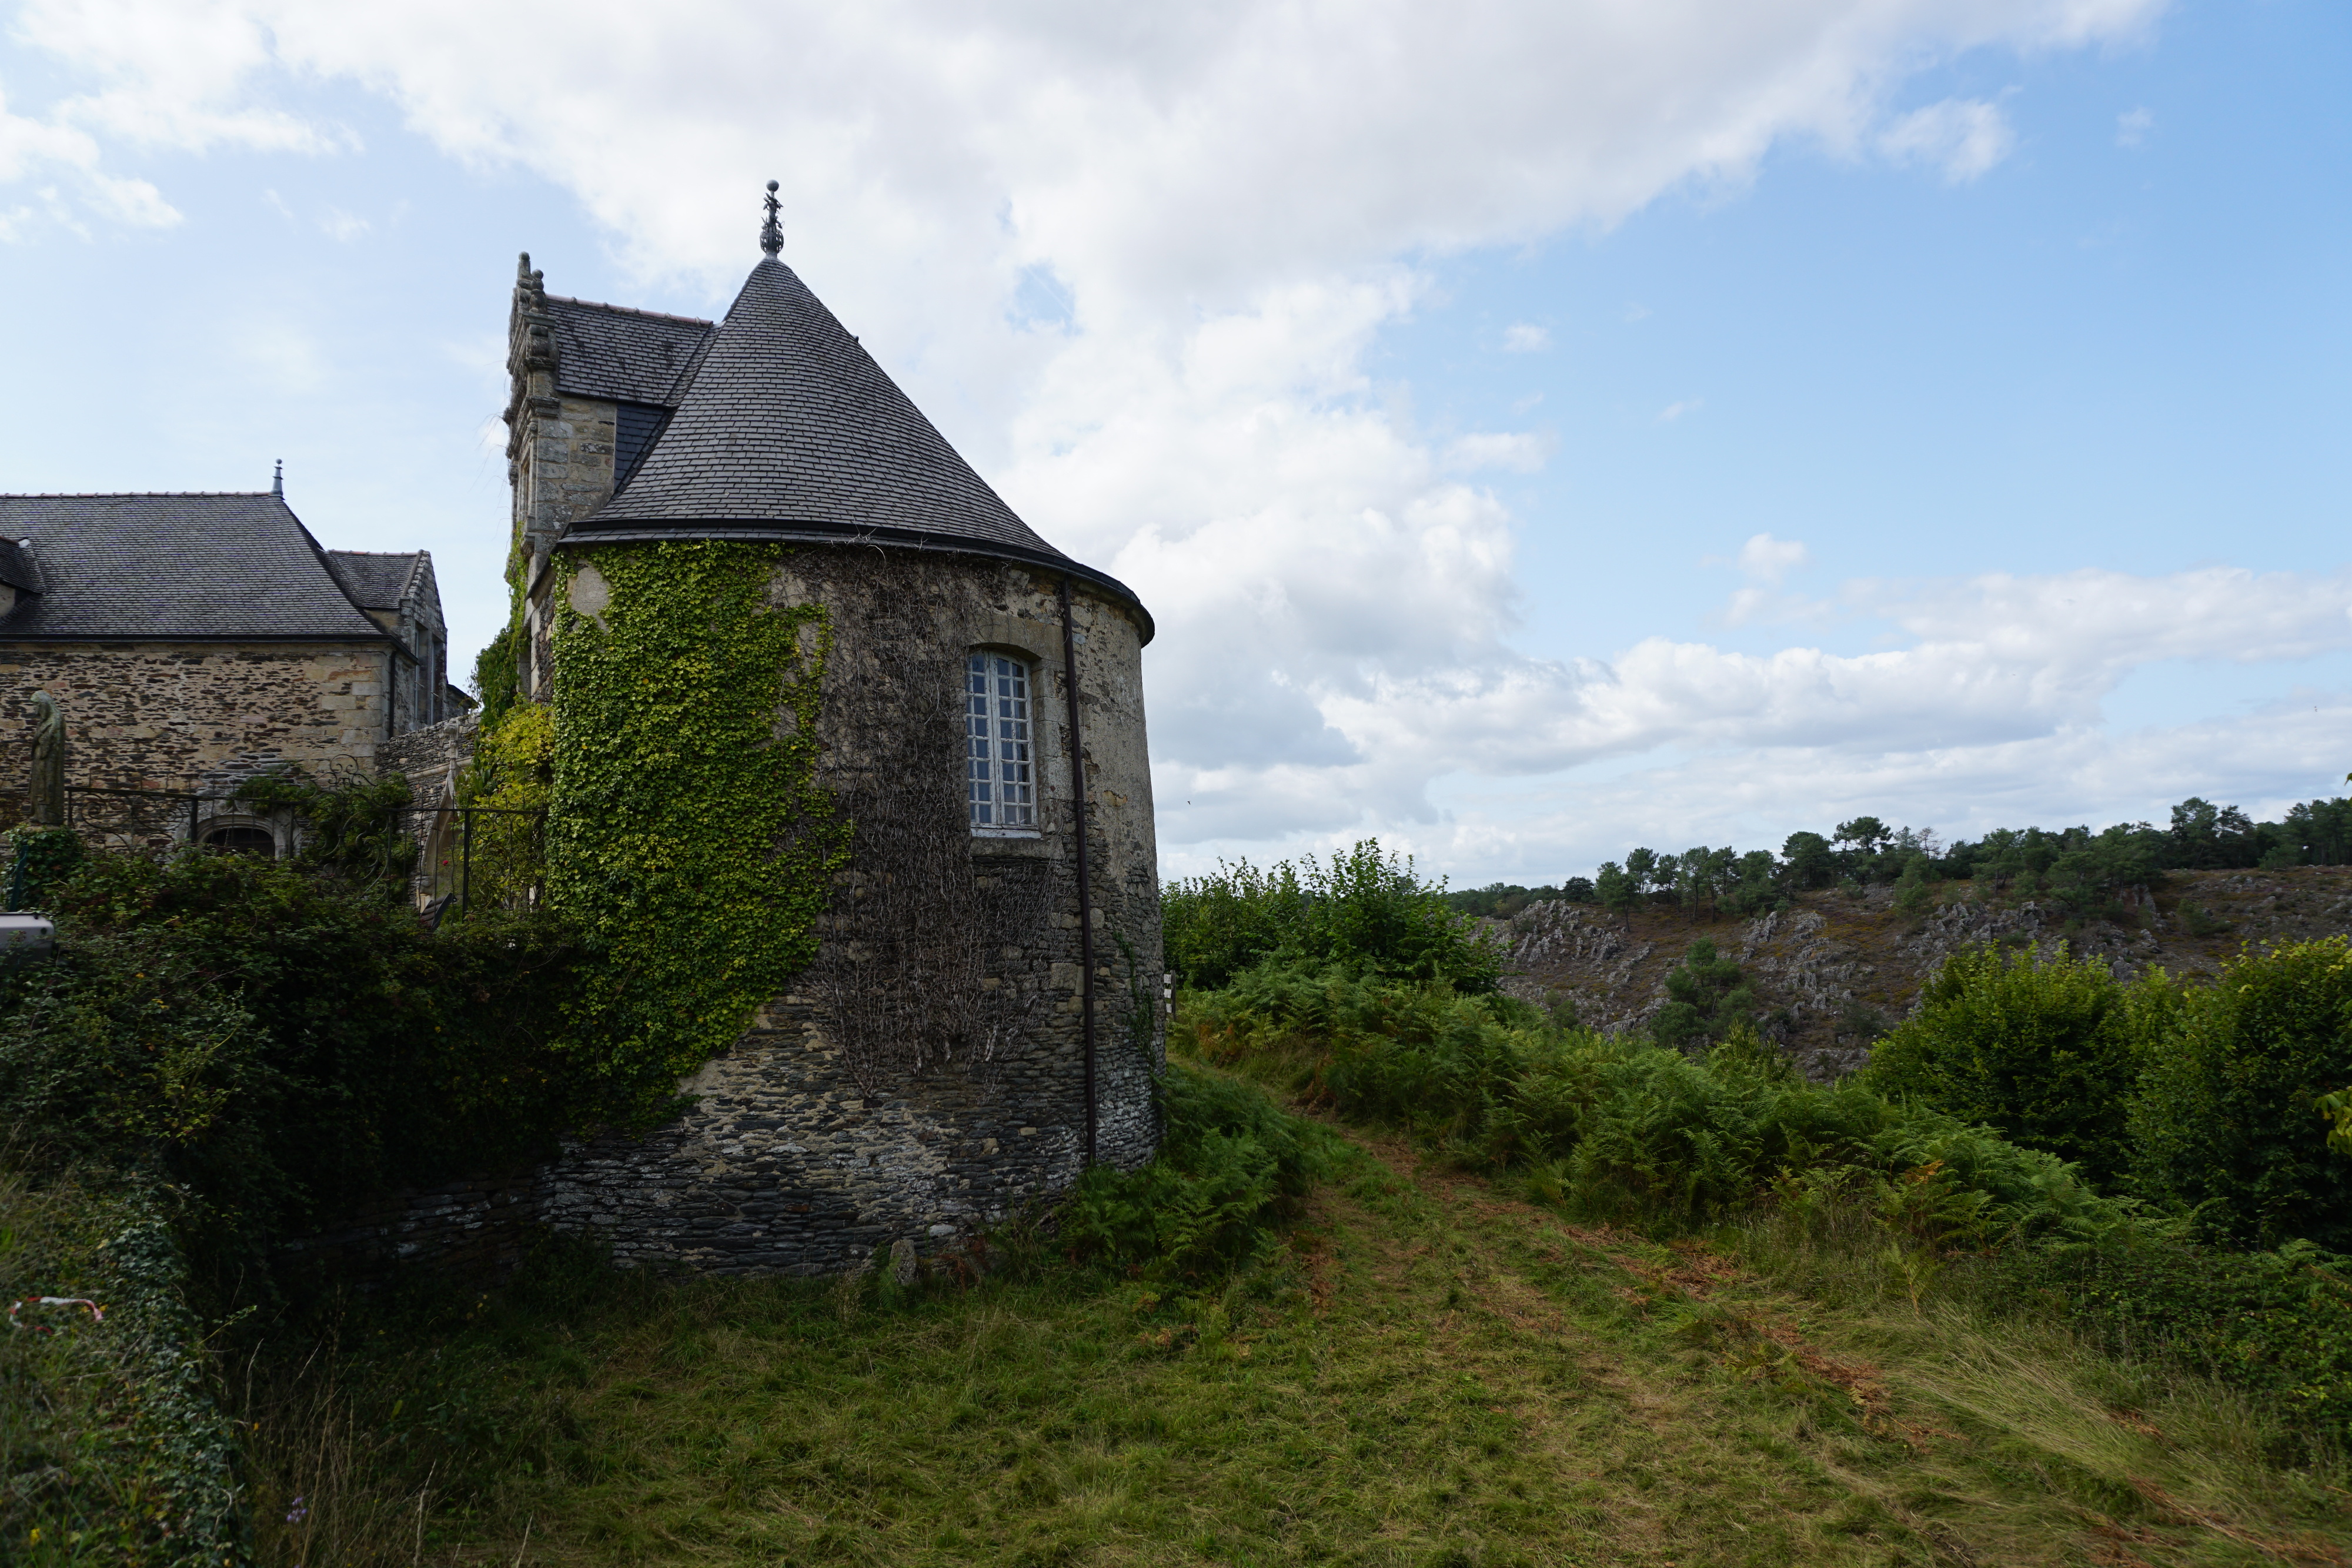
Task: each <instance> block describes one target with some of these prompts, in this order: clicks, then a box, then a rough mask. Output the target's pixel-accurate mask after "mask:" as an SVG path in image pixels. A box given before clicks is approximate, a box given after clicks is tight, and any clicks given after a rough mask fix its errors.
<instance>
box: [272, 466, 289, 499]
mask: <svg viewBox="0 0 2352 1568" xmlns="http://www.w3.org/2000/svg"><path fill="white" fill-rule="evenodd" d="M269 493H270V494H271V495H273V496H278V497H283V496H284V495H285V494H286V459H284V458H283V457H280V458H279V459H278V472H277V473H275V474H272V475H271V476H269Z"/></svg>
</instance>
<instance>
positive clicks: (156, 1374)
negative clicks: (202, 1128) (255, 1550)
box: [0, 1145, 247, 1568]
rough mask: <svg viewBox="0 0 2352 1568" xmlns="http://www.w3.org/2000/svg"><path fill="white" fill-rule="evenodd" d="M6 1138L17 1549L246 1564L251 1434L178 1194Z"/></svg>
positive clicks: (1, 1218) (4, 1354)
mask: <svg viewBox="0 0 2352 1568" xmlns="http://www.w3.org/2000/svg"><path fill="white" fill-rule="evenodd" d="M31 1152H32V1151H30V1150H28V1149H26V1148H24V1147H23V1146H21V1145H20V1146H18V1147H16V1148H13V1149H8V1150H6V1151H5V1153H0V1304H5V1303H22V1302H24V1301H25V1299H26V1298H27V1297H31V1298H38V1297H41V1296H59V1297H66V1298H76V1297H79V1298H81V1299H84V1300H88V1301H94V1302H96V1303H98V1304H99V1305H100V1309H101V1310H102V1311H103V1312H104V1313H105V1317H104V1319H103V1321H100V1319H98V1318H96V1317H93V1316H91V1315H89V1313H88V1312H85V1310H84V1309H82V1308H79V1307H76V1306H41V1305H38V1304H37V1303H36V1304H25V1305H23V1307H22V1312H21V1317H20V1322H21V1324H22V1326H20V1327H18V1328H16V1329H12V1330H0V1477H5V1484H0V1542H5V1545H0V1554H5V1558H6V1560H7V1561H8V1562H11V1563H19V1564H21V1565H23V1568H68V1565H71V1568H91V1565H96V1564H121V1565H122V1568H132V1565H139V1568H146V1565H150V1564H152V1565H155V1568H167V1565H170V1568H220V1565H221V1564H223V1563H245V1562H247V1556H246V1552H245V1539H244V1538H245V1530H244V1521H242V1520H240V1519H239V1518H238V1517H237V1515H238V1511H239V1510H238V1500H239V1493H240V1490H242V1489H241V1487H240V1485H239V1481H240V1479H241V1478H240V1477H239V1475H238V1466H237V1456H236V1442H235V1436H234V1433H233V1431H232V1427H231V1423H230V1422H229V1421H227V1420H226V1419H225V1418H224V1417H223V1416H222V1415H221V1413H220V1410H219V1409H218V1407H217V1406H215V1404H214V1402H213V1399H212V1397H211V1392H212V1386H213V1385H212V1379H211V1376H210V1372H211V1368H210V1366H209V1364H208V1360H207V1357H206V1356H205V1348H204V1333H203V1329H202V1327H201V1326H200V1325H199V1323H198V1322H197V1321H196V1318H195V1316H194V1313H193V1312H190V1310H189V1307H188V1302H187V1301H186V1297H185V1291H184V1285H185V1267H184V1261H183V1259H182V1256H181V1253H180V1249H178V1247H177V1246H176V1245H175V1244H174V1243H173V1237H172V1232H171V1228H170V1227H169V1225H167V1224H166V1223H165V1221H164V1218H163V1211H164V1209H165V1208H166V1207H167V1205H166V1203H165V1202H163V1201H160V1199H161V1198H162V1197H163V1196H164V1195H159V1194H157V1193H155V1192H153V1191H152V1189H149V1188H147V1187H145V1186H142V1184H140V1183H138V1182H135V1181H122V1180H119V1179H110V1178H108V1177H107V1176H106V1175H105V1173H102V1172H98V1171H94V1170H81V1171H75V1170H67V1171H63V1172H60V1171H58V1169H57V1168H56V1167H55V1166H53V1165H51V1164H50V1163H49V1162H47V1161H41V1162H38V1163H39V1165H40V1167H41V1168H40V1169H39V1171H38V1173H37V1176H36V1173H35V1172H34V1171H33V1170H32V1169H30V1168H28V1167H29V1166H31V1165H32V1164H34V1162H32V1161H30V1160H27V1159H26V1155H29V1154H30V1153H31Z"/></svg>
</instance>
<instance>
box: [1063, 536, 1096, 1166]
mask: <svg viewBox="0 0 2352 1568" xmlns="http://www.w3.org/2000/svg"><path fill="white" fill-rule="evenodd" d="M1061 596H1062V696H1063V698H1064V700H1065V701H1066V702H1067V703H1068V705H1069V722H1070V806H1071V819H1072V821H1073V823H1074V825H1075V827H1076V832H1077V839H1078V966H1079V968H1078V1009H1079V1014H1080V1017H1081V1019H1082V1020H1083V1021H1082V1024H1081V1029H1082V1030H1083V1033H1084V1036H1085V1040H1086V1060H1087V1164H1088V1165H1090V1166H1091V1165H1093V1164H1094V1163H1095V897H1094V882H1093V879H1092V878H1091V877H1090V876H1088V875H1087V754H1086V747H1084V746H1082V745H1080V744H1079V740H1078V639H1077V634H1076V632H1075V631H1074V630H1073V629H1072V627H1071V624H1070V580H1069V579H1068V578H1064V579H1063V580H1062V584H1061Z"/></svg>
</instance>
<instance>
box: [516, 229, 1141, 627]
mask: <svg viewBox="0 0 2352 1568" xmlns="http://www.w3.org/2000/svg"><path fill="white" fill-rule="evenodd" d="M728 536H734V537H750V538H855V537H870V538H876V539H877V540H880V541H883V542H894V543H901V544H910V545H919V546H928V547H932V548H946V549H962V550H969V551H971V552H973V553H977V554H982V555H992V556H999V557H1003V558H1007V559H1016V560H1025V561H1031V562H1034V563H1036V564H1039V565H1042V566H1045V567H1047V568H1049V569H1053V570H1065V571H1071V572H1075V573H1076V574H1077V575H1079V576H1082V577H1085V578H1087V579H1089V580H1093V581H1095V582H1097V583H1099V584H1102V585H1103V586H1105V587H1108V588H1109V589H1110V590H1112V591H1114V592H1115V593H1117V594H1118V597H1119V598H1121V599H1123V600H1126V601H1129V603H1131V604H1133V605H1134V606H1135V608H1136V609H1137V610H1138V612H1141V611H1142V605H1141V603H1140V601H1138V600H1137V598H1136V596H1135V594H1134V593H1133V591H1130V590H1129V589H1128V588H1127V587H1126V586H1125V585H1124V584H1122V583H1120V582H1119V581H1118V580H1117V579H1115V578H1112V577H1109V576H1108V575H1106V574H1104V573H1102V572H1099V571H1097V570H1094V569H1092V568H1090V567H1087V566H1083V565H1080V564H1079V563H1078V562H1076V561H1073V560H1071V559H1069V558H1068V557H1067V556H1066V555H1064V554H1062V552H1061V551H1059V550H1057V549H1055V548H1054V547H1053V546H1052V545H1049V544H1047V543H1046V542H1045V540H1044V539H1042V538H1039V537H1038V536H1037V535H1036V534H1035V533H1034V531H1032V530H1031V528H1029V525H1028V524H1026V523H1024V522H1023V521H1022V520H1021V519H1020V517H1017V516H1015V515H1014V513H1013V508H1012V507H1008V506H1006V505H1005V504H1004V502H1003V499H1002V498H1001V497H998V495H997V494H996V492H995V491H994V490H992V489H991V488H990V487H989V486H988V483H987V481H985V480H983V479H982V478H981V476H979V475H978V474H976V473H974V472H973V471H972V468H971V465H970V464H968V463H966V462H965V461H964V460H963V458H962V457H961V455H958V454H957V452H956V450H955V448H954V447H952V446H950V445H949V444H948V441H947V438H946V437H945V436H943V435H941V434H940V433H939V430H938V428H937V427H936V426H934V425H933V424H932V423H931V422H930V421H929V419H927V418H925V417H924V416H923V413H922V411H921V410H920V409H919V408H917V407H916V406H915V404H914V402H913V401H912V400H911V399H909V398H908V396H907V394H906V393H905V392H902V391H900V390H899V388H898V383H897V382H893V381H892V380H891V379H890V377H889V376H888V375H887V373H886V372H885V371H883V369H882V367H881V366H879V365H877V364H876V363H875V362H874V359H873V356H871V355H870V354H868V353H866V350H865V349H864V348H863V347H861V346H860V345H859V343H858V341H857V340H856V338H854V337H852V336H850V334H849V332H848V331H847V329H845V328H844V327H843V326H842V324H841V322H840V321H839V320H838V319H836V318H835V316H834V314H833V312H832V311H830V310H828V309H826V308H825V307H824V302H823V301H821V300H819V299H818V298H817V297H816V296H815V295H814V294H813V293H811V292H810V291H809V288H808V286H807V285H806V284H804V283H803V282H802V281H801V280H800V278H799V277H798V276H797V275H796V274H794V273H793V270H792V268H790V267H786V266H784V265H783V264H782V262H780V261H777V260H775V259H773V258H772V257H771V258H769V259H766V260H763V261H761V263H760V264H759V265H758V266H757V267H753V268H752V269H751V277H750V278H749V279H747V280H746V281H745V283H744V285H743V289H742V292H741V293H740V294H739V295H738V296H737V297H736V299H735V303H734V305H733V306H732V308H730V309H729V310H728V312H727V318H726V319H725V320H724V321H722V322H720V323H719V327H718V329H717V330H716V333H715V334H714V336H713V338H712V340H711V341H710V344H709V350H708V352H707V353H706V354H705V355H704V356H703V358H702V360H701V362H700V365H699V368H698V369H697V370H696V371H694V374H693V379H692V384H691V385H690V386H688V387H687V388H686V390H685V395H684V397H683V399H682V400H681V401H680V402H678V404H677V413H675V414H674V415H672V416H671V418H670V420H669V423H668V425H667V428H666V429H665V430H664V431H663V432H662V433H661V435H660V436H659V438H658V439H657V440H656V442H655V444H654V445H653V449H652V450H651V451H650V452H649V453H648V454H647V455H646V457H645V459H644V461H643V462H642V463H640V464H639V465H637V468H636V471H635V474H634V475H633V476H631V477H630V478H629V479H628V481H627V482H626V483H625V485H623V486H622V487H621V488H620V489H619V490H618V491H617V492H616V493H615V494H614V496H613V497H612V499H610V500H609V501H607V502H606V503H605V504H604V506H603V507H599V508H598V509H597V510H596V511H594V512H592V513H590V514H589V515H588V516H586V517H582V518H580V519H578V520H577V521H575V522H573V523H572V525H571V527H570V528H568V529H567V530H566V531H565V533H564V536H563V539H562V542H563V543H565V544H567V545H578V544H593V543H595V542H597V541H598V540H599V539H600V538H610V539H619V538H663V537H675V538H709V537H728ZM1144 626H1145V636H1146V637H1147V638H1149V636H1150V616H1149V615H1148V614H1146V615H1145V616H1144Z"/></svg>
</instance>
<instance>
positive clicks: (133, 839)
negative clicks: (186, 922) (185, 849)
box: [0, 784, 547, 915]
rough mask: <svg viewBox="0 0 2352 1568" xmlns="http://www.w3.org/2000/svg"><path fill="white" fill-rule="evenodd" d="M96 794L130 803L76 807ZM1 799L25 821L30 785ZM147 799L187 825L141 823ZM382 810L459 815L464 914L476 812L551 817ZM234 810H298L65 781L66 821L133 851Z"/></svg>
mask: <svg viewBox="0 0 2352 1568" xmlns="http://www.w3.org/2000/svg"><path fill="white" fill-rule="evenodd" d="M93 799H94V800H95V801H121V802H123V803H124V804H125V805H126V806H128V807H130V808H131V809H130V810H127V811H124V812H120V813H118V812H109V811H103V810H77V809H76V808H77V805H78V803H79V802H82V801H85V800H93ZM0 802H15V803H16V805H17V808H18V809H17V810H16V813H15V815H16V817H17V819H18V820H19V821H24V820H26V817H27V816H28V815H29V808H30V805H31V791H30V790H29V789H26V788H24V787H22V786H16V787H10V788H0ZM207 802H210V803H212V804H214V805H215V807H224V806H225V807H232V808H236V810H234V811H233V812H228V811H222V810H214V811H213V812H212V813H210V816H209V819H208V817H207V814H206V813H205V810H204V807H205V804H206V803H207ZM146 803H152V804H154V805H157V806H167V807H168V808H169V814H170V816H171V817H172V818H173V819H176V818H178V816H179V814H180V809H181V808H183V807H184V808H185V810H186V821H185V825H184V826H183V825H182V824H181V823H180V822H179V821H176V820H175V821H171V822H169V824H168V825H166V824H163V823H158V824H156V826H155V827H153V828H148V827H145V826H143V825H142V822H141V821H140V820H139V819H140V818H141V816H142V812H140V811H139V810H138V809H137V808H138V805H140V804H146ZM379 810H381V811H382V812H383V815H385V816H387V817H403V816H407V817H417V816H423V817H433V818H438V817H443V816H450V817H455V818H457V820H458V829H457V838H458V857H457V862H458V863H457V878H456V883H457V885H456V886H455V888H453V889H452V890H451V893H450V894H449V895H448V896H450V897H452V898H454V899H455V900H456V902H457V912H458V913H459V914H460V915H464V914H465V913H466V912H467V910H468V909H470V908H471V907H472V904H473V882H474V819H475V818H476V817H478V816H490V817H531V818H536V819H538V820H539V821H541V822H542V823H543V822H544V821H546V818H547V812H546V811H545V810H539V809H532V808H529V807H518V806H459V805H454V804H453V805H440V806H430V805H423V806H421V805H415V804H411V805H406V806H385V807H382V808H379ZM232 814H233V815H236V816H239V817H247V818H257V819H262V820H270V819H278V820H285V819H288V818H291V817H299V813H297V812H294V811H293V810H292V809H291V808H289V807H276V808H269V809H257V808H256V807H255V806H254V805H253V803H252V802H250V801H247V800H243V799H241V798H240V797H239V796H238V795H237V794H236V792H234V791H231V792H229V793H226V794H215V793H208V792H205V791H197V790H186V789H126V788H121V787H119V786H113V785H103V784H68V786H67V787H66V821H65V823H64V825H65V826H67V827H70V828H74V829H76V830H77V831H80V832H81V833H82V834H83V835H84V836H85V837H88V836H90V835H91V834H97V835H100V836H102V837H103V838H104V839H108V840H113V841H117V845H118V847H120V848H122V849H124V850H128V851H130V852H141V851H152V850H158V849H167V848H169V847H170V846H171V845H172V843H173V842H174V841H177V842H181V843H185V844H187V845H188V846H189V847H191V848H195V849H201V848H203V847H204V845H203V842H202V840H203V836H204V834H205V832H206V831H207V829H206V822H207V821H208V820H209V821H215V823H217V819H219V818H221V817H223V816H227V815H232ZM236 825H240V824H235V823H227V824H217V825H216V826H215V828H214V829H212V830H211V831H218V827H219V826H236ZM412 837H415V833H414V831H412ZM418 849H419V851H420V859H423V858H426V857H428V856H429V854H430V841H429V840H427V841H425V842H422V843H420V844H419V845H418ZM434 885H435V886H436V889H437V885H438V882H437V876H436V881H435V883H434Z"/></svg>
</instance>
